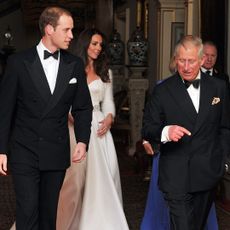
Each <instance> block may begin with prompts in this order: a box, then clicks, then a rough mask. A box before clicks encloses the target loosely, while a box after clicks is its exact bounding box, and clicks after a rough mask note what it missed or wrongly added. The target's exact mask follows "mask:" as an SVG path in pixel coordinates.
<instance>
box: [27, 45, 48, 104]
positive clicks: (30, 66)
mask: <svg viewBox="0 0 230 230" xmlns="http://www.w3.org/2000/svg"><path fill="white" fill-rule="evenodd" d="M28 60H29V61H28ZM28 60H25V61H24V63H25V66H26V68H27V71H28V72H29V75H30V76H31V78H32V80H33V82H34V85H35V86H36V88H37V91H38V92H39V93H40V94H41V96H42V98H43V99H44V100H45V101H46V102H47V100H49V98H50V97H51V92H50V88H49V83H48V81H47V79H46V75H45V72H44V70H43V68H42V64H41V61H40V59H39V56H38V53H37V51H36V48H35V49H34V50H33V52H32V55H31V59H28Z"/></svg>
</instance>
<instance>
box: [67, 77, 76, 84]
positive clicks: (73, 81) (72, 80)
mask: <svg viewBox="0 0 230 230" xmlns="http://www.w3.org/2000/svg"><path fill="white" fill-rule="evenodd" d="M76 83H77V78H75V77H74V78H72V79H70V81H69V84H76Z"/></svg>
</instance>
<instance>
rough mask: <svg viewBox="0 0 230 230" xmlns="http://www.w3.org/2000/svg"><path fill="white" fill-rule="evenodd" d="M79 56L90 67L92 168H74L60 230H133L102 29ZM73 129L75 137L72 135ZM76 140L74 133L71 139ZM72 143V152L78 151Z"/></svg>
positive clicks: (83, 37) (85, 35) (84, 37)
mask: <svg viewBox="0 0 230 230" xmlns="http://www.w3.org/2000/svg"><path fill="white" fill-rule="evenodd" d="M77 55H78V56H80V57H81V58H82V59H83V61H84V63H85V67H86V68H85V70H86V75H87V82H88V86H89V90H90V94H91V99H92V104H93V107H94V109H93V120H92V128H91V136H90V143H89V148H88V153H87V159H86V161H87V162H84V161H83V162H81V163H80V164H72V166H71V167H70V169H69V170H68V171H67V174H66V178H65V181H64V184H63V187H62V190H61V194H60V199H59V207H58V216H57V229H58V230H128V229H129V227H128V224H127V221H126V218H125V214H124V211H123V204H122V192H121V183H120V175H119V168H118V162H117V155H116V150H115V147H114V142H113V138H112V135H111V133H110V127H111V125H112V122H113V117H114V115H115V108H114V101H113V91H112V74H111V71H109V70H108V67H107V64H106V62H105V58H106V56H105V52H104V37H103V35H102V33H101V32H100V31H98V30H97V29H86V30H84V31H83V32H82V33H81V34H80V36H79V38H78V42H77ZM71 129H72V128H71V126H70V132H71ZM71 136H72V137H74V133H73V132H72V133H71ZM74 143H75V142H74V139H73V140H72V144H71V145H72V146H73V145H74Z"/></svg>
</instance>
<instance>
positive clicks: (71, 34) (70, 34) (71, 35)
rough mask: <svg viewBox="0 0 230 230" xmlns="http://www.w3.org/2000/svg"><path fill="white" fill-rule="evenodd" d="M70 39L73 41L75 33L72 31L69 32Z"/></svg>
mask: <svg viewBox="0 0 230 230" xmlns="http://www.w3.org/2000/svg"><path fill="white" fill-rule="evenodd" d="M68 37H69V38H70V39H73V32H72V30H70V31H69V33H68Z"/></svg>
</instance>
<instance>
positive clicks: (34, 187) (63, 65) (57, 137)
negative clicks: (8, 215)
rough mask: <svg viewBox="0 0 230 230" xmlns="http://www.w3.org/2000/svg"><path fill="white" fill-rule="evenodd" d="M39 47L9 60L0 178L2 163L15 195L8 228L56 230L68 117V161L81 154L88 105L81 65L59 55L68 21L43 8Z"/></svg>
mask: <svg viewBox="0 0 230 230" xmlns="http://www.w3.org/2000/svg"><path fill="white" fill-rule="evenodd" d="M39 26H40V30H41V34H42V38H41V41H40V43H39V44H38V45H37V46H35V47H33V48H31V49H28V50H26V51H23V52H21V53H18V54H14V55H12V56H11V57H10V58H9V60H8V64H7V68H6V72H5V75H4V77H3V80H2V83H1V89H0V107H1V110H0V117H1V119H0V153H1V154H0V173H1V174H3V175H6V173H7V163H8V161H9V166H10V171H11V174H12V177H13V182H14V186H15V192H16V201H17V205H16V229H17V230H23V229H34V230H35V229H37V230H38V229H39V230H55V229H56V210H57V203H58V197H59V191H60V188H61V186H62V183H63V179H64V176H65V170H66V168H68V167H69V165H70V146H69V131H68V114H69V111H70V108H71V113H72V116H73V117H74V119H75V123H74V129H75V133H76V143H77V144H76V149H75V152H74V155H73V159H72V161H74V162H78V161H81V160H82V159H83V158H84V157H85V155H86V149H87V144H88V141H89V136H90V128H91V119H92V103H91V98H90V94H89V90H88V86H87V82H86V77H85V71H84V65H83V62H82V61H81V60H80V59H79V58H78V57H75V56H73V55H71V54H69V53H68V52H67V51H65V50H66V49H67V48H68V47H69V44H70V41H71V40H72V39H73V34H72V29H73V26H74V25H73V19H72V16H71V14H70V12H68V11H67V10H65V9H62V8H59V7H48V8H46V9H45V10H44V11H43V12H42V14H41V16H40V19H39Z"/></svg>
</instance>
